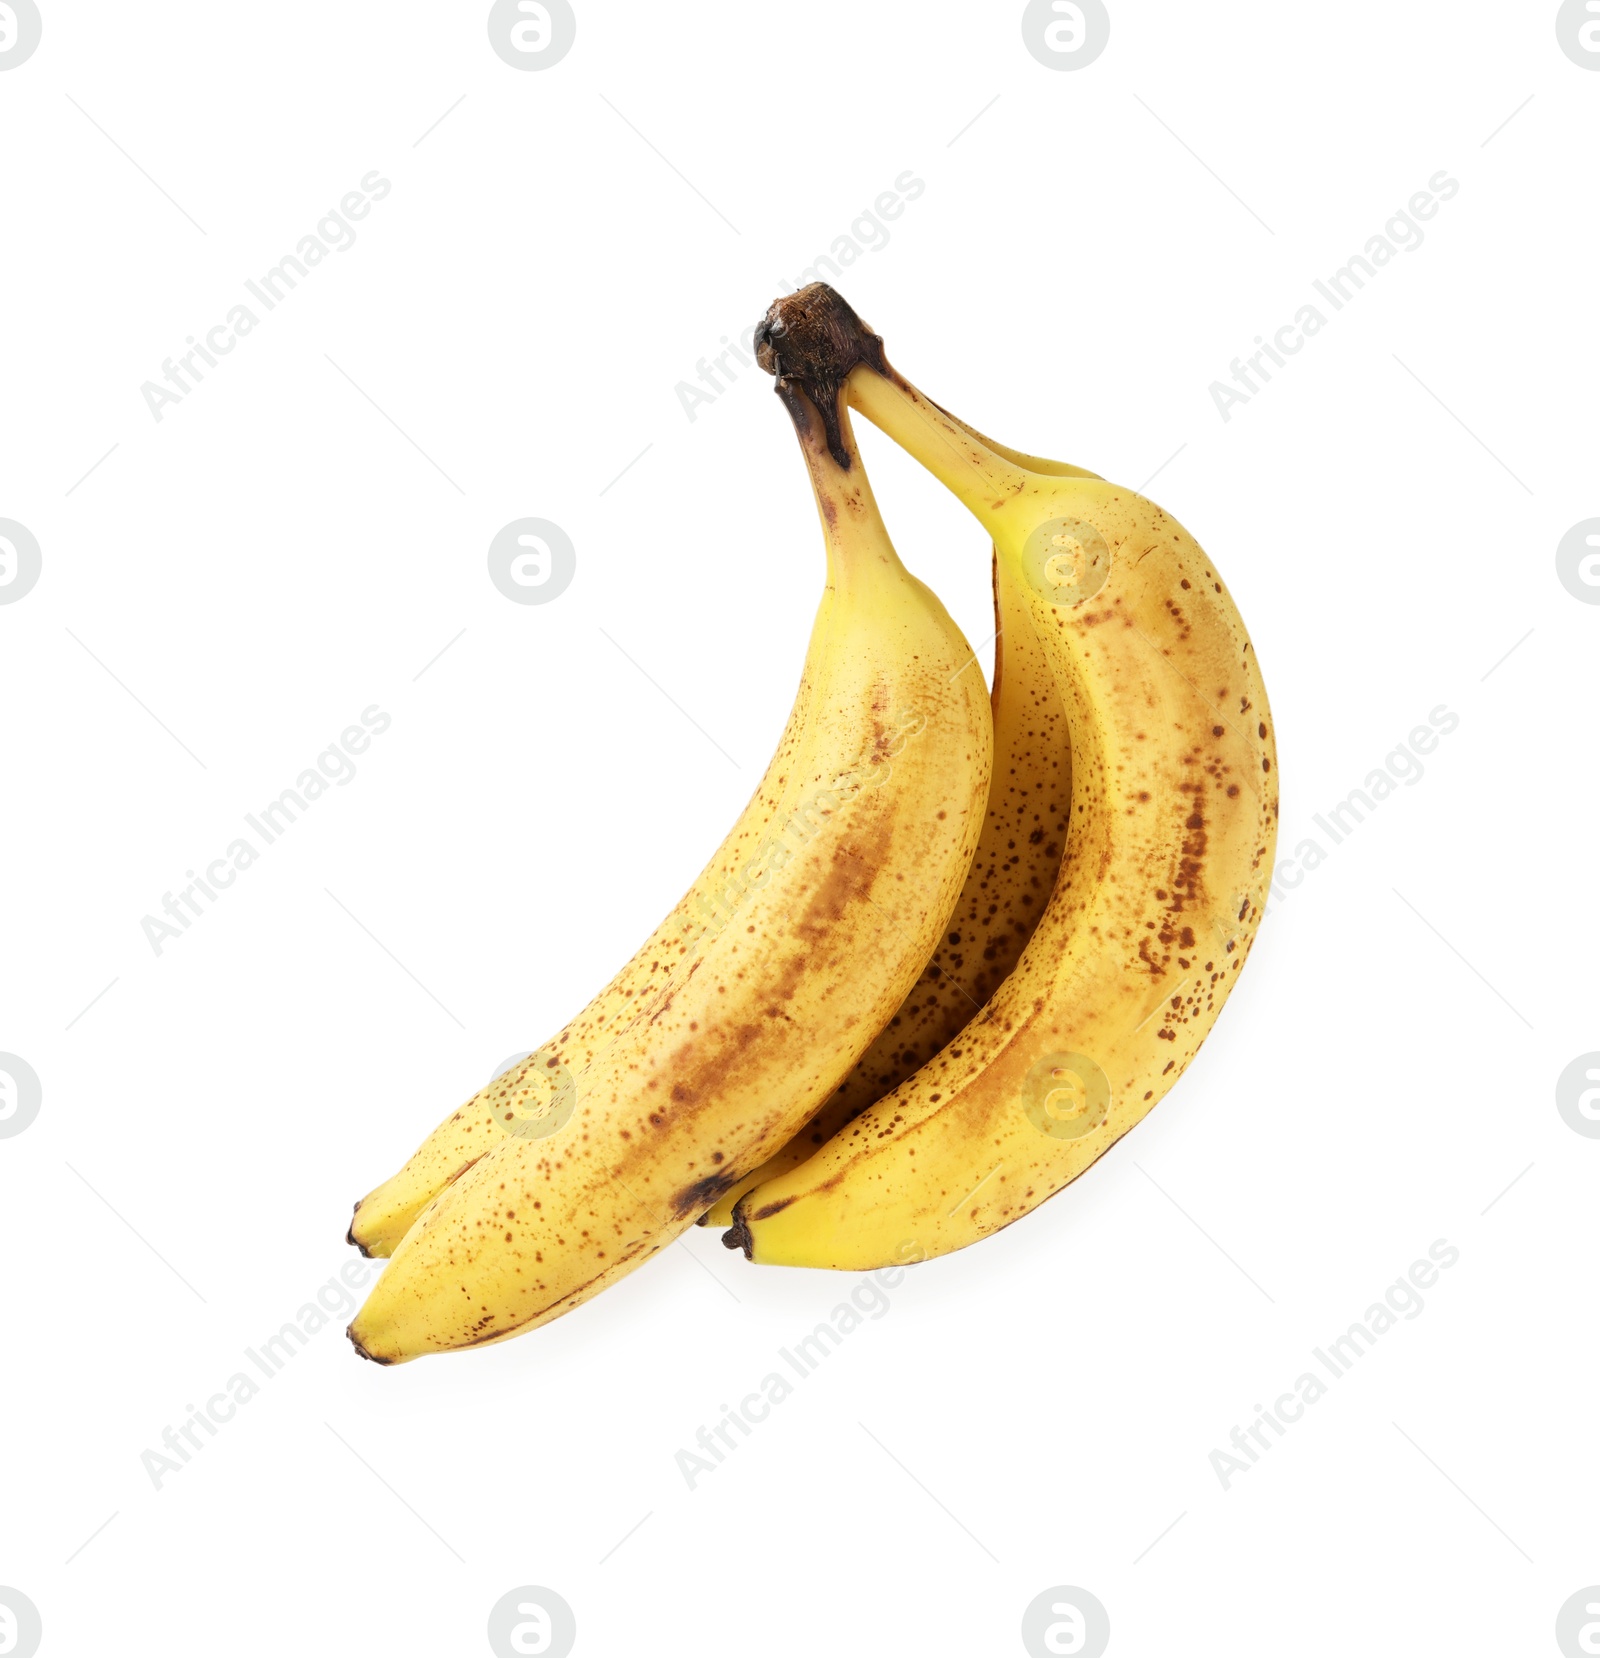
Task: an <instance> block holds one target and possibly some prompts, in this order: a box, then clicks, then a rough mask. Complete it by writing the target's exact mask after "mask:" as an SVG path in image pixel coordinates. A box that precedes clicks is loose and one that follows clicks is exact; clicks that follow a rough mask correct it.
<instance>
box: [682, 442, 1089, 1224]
mask: <svg viewBox="0 0 1600 1658" xmlns="http://www.w3.org/2000/svg"><path fill="white" fill-rule="evenodd" d="M981 441H982V442H984V443H989V440H988V439H987V438H985V439H982V440H981ZM990 447H991V448H994V449H995V450H996V452H997V453H1004V454H1007V455H1010V456H1012V457H1013V458H1014V459H1017V460H1019V461H1024V462H1025V463H1026V464H1027V465H1028V466H1030V467H1032V468H1033V469H1034V470H1035V471H1040V472H1051V473H1055V474H1057V475H1060V476H1068V477H1078V478H1090V477H1093V476H1094V474H1093V473H1092V472H1085V471H1083V470H1082V469H1081V468H1080V467H1076V466H1068V465H1066V464H1064V463H1062V462H1057V461H1043V460H1038V459H1035V458H1034V457H1031V456H1022V455H1020V454H1018V453H1017V452H1016V451H1015V450H1001V449H1000V447H999V446H998V445H995V444H992V443H991V444H990ZM992 569H993V581H994V626H995V632H994V691H993V693H992V695H991V698H990V705H991V707H992V708H993V711H994V777H993V781H992V782H991V783H990V785H989V810H988V815H987V817H986V818H985V820H984V826H983V834H982V836H981V838H980V839H979V841H978V850H977V854H976V856H975V857H974V858H973V860H972V868H971V869H970V870H969V871H968V872H967V884H966V886H965V887H963V888H962V891H961V896H960V898H958V899H957V900H956V907H955V909H954V911H952V913H951V916H950V920H949V923H948V925H947V926H946V928H945V931H944V933H943V934H942V935H941V936H940V939H939V945H938V948H937V949H936V950H935V951H934V953H933V959H932V960H931V961H930V962H929V963H928V965H927V967H926V968H925V969H924V970H923V974H922V977H921V978H920V979H918V980H917V982H916V984H915V985H914V986H913V987H912V990H911V994H910V995H909V996H907V997H906V999H905V1001H904V1002H903V1003H902V1004H901V1006H900V1009H899V1011H898V1012H897V1013H896V1014H895V1015H894V1017H893V1018H892V1019H891V1020H890V1021H889V1023H888V1024H887V1025H886V1026H885V1027H884V1028H883V1030H882V1031H880V1032H879V1034H878V1038H877V1040H876V1041H875V1042H874V1043H873V1044H872V1046H871V1047H870V1048H868V1049H867V1051H866V1052H865V1053H864V1054H863V1055H862V1056H861V1058H860V1059H859V1060H857V1062H856V1066H855V1069H854V1070H853V1071H851V1073H850V1075H849V1076H847V1077H846V1078H845V1079H844V1081H843V1082H842V1083H840V1084H839V1087H838V1089H837V1090H836V1091H835V1093H834V1095H833V1097H832V1099H830V1100H829V1101H828V1102H827V1103H826V1104H825V1105H824V1106H823V1107H822V1109H821V1110H820V1111H819V1112H818V1113H817V1114H816V1116H815V1117H813V1118H812V1119H811V1121H810V1122H809V1123H808V1124H807V1125H806V1126H805V1127H804V1128H803V1129H801V1131H800V1132H799V1133H798V1134H797V1135H795V1137H794V1138H793V1139H792V1140H791V1141H790V1142H789V1143H788V1145H786V1146H785V1147H784V1148H783V1149H782V1150H781V1151H780V1152H778V1153H777V1155H776V1156H774V1157H770V1158H768V1159H767V1161H766V1162H765V1163H763V1164H762V1165H761V1167H760V1168H759V1169H756V1170H755V1171H754V1172H753V1173H751V1174H749V1175H747V1176H746V1177H745V1178H744V1179H743V1180H742V1181H740V1182H739V1184H738V1185H737V1186H735V1187H733V1189H732V1190H731V1191H729V1192H727V1193H726V1194H724V1195H723V1196H722V1197H721V1198H719V1199H718V1200H717V1201H716V1203H714V1204H713V1205H712V1206H711V1208H709V1209H708V1210H707V1211H706V1212H705V1214H703V1215H702V1216H701V1217H700V1224H701V1225H702V1226H721V1227H725V1226H728V1225H730V1224H731V1223H732V1220H733V1211H734V1207H735V1205H736V1204H737V1203H738V1201H739V1199H740V1198H741V1197H743V1196H744V1194H745V1193H746V1192H747V1191H749V1190H750V1189H751V1188H752V1187H753V1186H759V1185H761V1184H762V1182H764V1181H767V1180H771V1179H773V1178H774V1177H775V1176H777V1175H779V1174H782V1173H784V1172H785V1171H786V1170H788V1169H792V1168H795V1167H797V1166H798V1165H799V1164H801V1163H803V1162H805V1160H806V1159H807V1158H808V1157H811V1156H813V1155H814V1154H815V1153H816V1151H817V1150H818V1148H819V1147H821V1146H823V1145H824V1144H826V1143H827V1142H828V1141H829V1140H831V1139H832V1138H833V1137H834V1135H835V1134H837V1133H838V1132H839V1130H840V1129H842V1128H843V1127H844V1126H845V1124H846V1123H849V1122H853V1121H854V1120H855V1118H857V1117H858V1116H860V1114H861V1113H862V1112H863V1111H864V1110H866V1108H867V1107H868V1106H869V1105H871V1104H872V1103H873V1101H874V1100H879V1099H882V1098H883V1096H884V1095H885V1094H887V1093H888V1092H889V1091H890V1090H891V1089H892V1088H897V1087H898V1086H899V1085H900V1084H901V1083H902V1082H904V1081H905V1080H906V1078H907V1077H909V1076H911V1075H913V1074H914V1073H915V1072H916V1071H917V1070H918V1069H919V1068H920V1067H921V1066H922V1065H923V1063H924V1062H925V1061H927V1060H929V1059H931V1058H932V1057H933V1056H934V1054H936V1053H937V1052H938V1051H939V1050H940V1049H941V1048H942V1047H944V1046H945V1044H946V1043H947V1042H949V1041H950V1039H951V1038H952V1037H954V1036H955V1035H956V1033H957V1032H958V1031H959V1030H960V1029H961V1027H962V1026H963V1025H965V1024H966V1022H967V1021H968V1020H969V1019H970V1018H971V1017H972V1016H973V1014H975V1013H976V1012H977V1011H978V1010H979V1009H980V1008H981V1007H982V1006H983V1005H984V1003H985V1002H987V1001H988V999H989V998H990V996H992V995H993V994H994V992H995V991H996V990H997V989H998V988H999V987H1000V985H1001V983H1002V982H1003V981H1004V980H1005V978H1006V975H1007V974H1008V973H1010V971H1011V969H1012V968H1013V967H1015V966H1016V964H1017V958H1018V957H1019V956H1020V955H1021V954H1022V949H1023V946H1024V945H1025V944H1026V943H1027V942H1028V940H1029V938H1031V937H1032V935H1033V929H1034V927H1035V925H1036V924H1037V922H1038V919H1039V917H1040V915H1041V914H1043V912H1044V906H1045V902H1046V900H1047V899H1048V898H1049V896H1050V892H1051V889H1052V888H1053V887H1054V886H1055V881H1056V872H1057V871H1058V870H1059V869H1060V867H1061V855H1062V853H1063V851H1064V850H1065V848H1066V841H1067V818H1068V815H1069V814H1070V812H1071V780H1072V759H1071V747H1070V744H1069V743H1068V741H1067V731H1066V711H1065V709H1064V708H1063V707H1062V704H1061V697H1060V694H1059V693H1058V692H1057V690H1056V685H1055V678H1054V676H1053V675H1052V673H1051V671H1050V661H1049V658H1048V657H1047V656H1046V655H1045V654H1044V652H1043V651H1042V650H1041V649H1040V647H1039V643H1038V640H1037V638H1036V636H1035V634H1034V631H1033V622H1032V620H1031V619H1030V617H1029V615H1028V604H1027V598H1026V589H1025V588H1022V587H1019V586H1018V584H1017V580H1016V577H1015V576H1014V574H1013V573H1012V569H1011V566H1010V565H1009V564H1002V563H1001V562H1000V560H999V558H998V556H995V557H994V558H993V563H992Z"/></svg>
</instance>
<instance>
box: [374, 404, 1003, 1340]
mask: <svg viewBox="0 0 1600 1658" xmlns="http://www.w3.org/2000/svg"><path fill="white" fill-rule="evenodd" d="M786 401H787V402H788V404H789V408H790V413H791V415H792V416H793V418H794V421H795V426H796V430H797V432H798V433H799V435H800V439H801V447H802V450H803V451H804V454H805V457H806V461H807V464H808V467H809V470H810V472H811V477H812V483H813V486H814V490H815V494H816V499H817V507H818V513H819V516H820V518H821V520H822V526H823V534H824V537H825V540H826V543H827V548H828V574H829V597H828V599H827V600H826V602H825V603H824V606H823V609H822V611H821V612H820V613H819V619H818V623H817V629H818V632H819V634H820V635H821V637H820V639H819V640H818V641H817V642H816V644H815V646H814V648H813V652H812V656H811V659H810V667H809V670H808V671H809V672H810V674H811V680H812V683H811V685H810V689H809V695H808V701H807V706H806V710H805V714H804V718H803V721H802V730H801V732H800V734H799V737H798V740H797V742H796V745H795V754H794V758H793V759H791V760H790V762H789V763H787V764H786V765H785V766H784V767H783V768H782V771H781V774H780V776H779V777H778V778H777V779H776V780H775V794H776V798H777V800H778V801H779V802H781V805H780V806H779V807H778V809H777V811H776V812H774V814H773V815H772V816H771V817H770V818H769V819H768V820H767V824H766V827H765V831H764V832H763V833H758V832H757V830H756V828H755V827H752V826H747V827H746V828H745V829H744V831H743V832H742V834H741V835H740V836H739V837H738V841H739V844H738V845H737V847H736V851H737V853H738V857H737V859H736V863H737V867H736V869H735V870H734V871H733V873H732V875H731V877H726V878H723V879H721V880H720V881H719V880H713V881H712V882H711V883H710V884H709V885H708V887H707V888H705V889H704V890H702V891H700V892H699V893H698V894H697V895H693V900H692V903H691V905H690V911H691V913H692V917H693V923H694V926H695V928H696V931H695V933H694V936H692V937H686V936H683V934H682V933H681V931H679V932H676V933H674V934H673V935H671V937H672V940H673V942H672V943H671V947H670V949H663V950H661V951H660V952H659V953H658V954H657V956H656V957H654V958H653V959H652V960H651V961H650V963H649V967H650V975H649V977H656V976H659V977H661V978H663V979H665V980H666V981H667V983H666V987H665V989H664V990H661V991H651V990H649V989H647V990H646V991H645V992H644V993H642V995H639V996H636V997H635V998H634V1000H635V1001H642V1002H643V1003H644V1005H643V1007H642V1008H641V1010H640V1011H639V1012H637V1013H636V1014H635V1015H634V1017H633V1018H632V1019H631V1021H628V1022H627V1023H625V1024H624V1025H623V1026H622V1028H621V1029H619V1030H616V1031H615V1032H614V1033H613V1034H612V1035H611V1036H610V1038H609V1039H608V1040H606V1041H605V1042H603V1043H601V1044H599V1046H598V1051H596V1052H594V1053H593V1054H592V1057H590V1058H589V1059H588V1060H587V1062H586V1064H584V1066H583V1068H582V1069H581V1070H580V1071H577V1072H574V1071H573V1070H572V1069H571V1068H570V1067H569V1066H567V1065H564V1064H562V1063H561V1061H560V1058H559V1056H558V1055H556V1054H555V1053H553V1052H546V1053H545V1054H543V1055H541V1056H539V1057H538V1058H536V1059H534V1060H531V1061H530V1062H529V1063H528V1064H527V1065H526V1066H524V1067H523V1068H522V1069H521V1071H520V1073H519V1076H518V1079H517V1081H516V1082H515V1083H513V1084H511V1085H510V1086H511V1088H512V1090H513V1092H514V1093H515V1094H516V1096H517V1098H516V1100H515V1101H512V1102H508V1103H507V1106H506V1107H505V1109H508V1110H510V1112H511V1114H512V1116H513V1117H515V1118H516V1119H517V1120H516V1121H515V1122H514V1123H513V1124H512V1129H513V1132H511V1133H509V1134H508V1135H504V1136H502V1137H501V1138H500V1139H499V1141H498V1143H496V1144H495V1145H494V1146H493V1147H492V1148H491V1149H490V1150H488V1151H487V1152H486V1153H484V1154H483V1155H482V1156H480V1157H479V1158H478V1160H477V1161H476V1162H475V1163H473V1164H472V1165H471V1167H470V1168H468V1169H466V1170H465V1171H464V1172H462V1173H461V1174H459V1175H458V1176H457V1177H456V1179H455V1180H454V1181H453V1182H452V1183H450V1184H449V1185H447V1186H446V1187H445V1188H444V1189H443V1190H442V1191H440V1193H439V1195H438V1196H437V1197H436V1198H435V1199H434V1200H433V1202H432V1203H431V1204H429V1206H428V1207H427V1208H426V1209H425V1210H424V1212H423V1213H422V1214H421V1215H420V1216H419V1217H418V1219H417V1220H416V1221H415V1223H414V1224H413V1225H412V1226H411V1228H410V1229H409V1230H408V1231H407V1232H406V1234H405V1235H404V1237H403V1239H402V1240H401V1242H400V1244H399V1247H398V1248H396V1250H395V1252H394V1254H393V1257H392V1258H391V1259H390V1261H389V1264H388V1266H387V1268H386V1269H385V1271H384V1273H383V1276H382V1277H381V1278H380V1279H379V1280H378V1282H377V1284H376V1285H375V1286H374V1288H373V1290H372V1293H371V1294H370V1296H369V1297H368V1299H367V1302H366V1304H365V1305H364V1306H363V1307H362V1308H361V1310H360V1311H359V1312H358V1313H357V1315H356V1318H355V1320H354V1321H353V1322H352V1324H351V1325H350V1336H351V1339H352V1341H353V1342H354V1343H355V1344H356V1346H357V1348H358V1350H359V1351H361V1352H362V1353H363V1354H364V1355H365V1356H367V1357H369V1358H373V1359H377V1360H379V1361H380V1362H383V1363H395V1362H400V1361H404V1360H407V1359H411V1358H415V1357H418V1356H419V1355H421V1354H425V1353H435V1352H442V1351H447V1350H450V1349H454V1348H463V1347H474V1346H480V1345H483V1344H486V1343H488V1342H494V1341H501V1340H504V1339H505V1338H506V1337H508V1336H510V1335H512V1334H514V1333H516V1332H518V1331H520V1330H524V1329H529V1328H532V1327H533V1326H535V1325H538V1324H543V1323H546V1322H548V1321H549V1320H550V1319H553V1318H555V1317H557V1316H559V1315H560V1314H561V1313H563V1312H566V1311H568V1310H569V1309H571V1308H572V1307H575V1306H577V1305H578V1304H580V1303H581V1302H583V1301H586V1300H587V1299H589V1297H590V1296H592V1295H594V1294H595V1293H597V1292H598V1291H599V1290H600V1289H602V1288H604V1287H605V1286H606V1285H607V1284H609V1283H611V1282H614V1281H615V1280H616V1279H617V1278H619V1277H621V1276H622V1275H623V1274H624V1273H626V1272H629V1271H631V1270H633V1268H635V1267H637V1266H639V1265H640V1264H641V1263H642V1262H644V1261H645V1260H646V1259H648V1258H649V1257H650V1256H651V1255H653V1254H654V1253H655V1252H656V1251H657V1250H659V1249H661V1248H662V1247H664V1246H665V1245H666V1244H667V1243H669V1242H670V1241H671V1240H672V1239H673V1238H674V1237H676V1236H677V1235H678V1234H679V1233H680V1232H682V1231H683V1230H684V1229H685V1228H686V1227H688V1226H689V1225H691V1224H692V1223H693V1222H694V1220H695V1219H696V1218H697V1217H698V1216H699V1215H700V1214H701V1213H702V1212H703V1211H704V1210H705V1209H706V1208H707V1207H708V1205H710V1204H711V1203H712V1202H714V1201H715V1199H716V1198H717V1197H718V1196H719V1195H721V1194H722V1193H723V1192H725V1191H726V1190H727V1189H728V1188H729V1187H730V1186H731V1185H733V1184H734V1183H735V1182H736V1181H737V1180H738V1179H739V1178H740V1177H741V1176H742V1175H743V1174H745V1173H746V1172H748V1171H749V1170H751V1169H753V1168H754V1167H756V1166H757V1165H759V1164H760V1163H761V1162H762V1161H763V1160H765V1159H766V1158H767V1157H769V1156H771V1155H772V1153H773V1152H775V1151H776V1150H778V1148H779V1147H780V1146H782V1145H783V1144H784V1143H785V1142H786V1141H787V1140H788V1139H789V1138H790V1137H791V1136H792V1135H793V1134H794V1132H795V1130H796V1129H797V1128H799V1127H800V1125H801V1124H802V1123H803V1122H804V1121H805V1120H806V1119H807V1118H809V1117H810V1116H811V1114H812V1113H813V1112H814V1111H815V1110H816V1109H817V1107H818V1106H819V1105H820V1104H821V1103H822V1101H824V1100H825V1099H826V1098H828V1096H829V1095H830V1094H831V1093H832V1092H833V1090H834V1089H835V1088H836V1087H837V1086H838V1084H839V1082H840V1080H841V1079H842V1078H843V1077H844V1076H845V1075H846V1074H847V1073H848V1071H849V1070H850V1068H851V1067H852V1066H853V1065H854V1064H855V1062H856V1060H857V1059H858V1058H859V1057H860V1055H861V1053H862V1052H863V1051H864V1050H865V1049H866V1047H867V1046H868V1044H869V1043H870V1042H871V1041H872V1040H873V1038H874V1037H875V1036H876V1035H877V1033H878V1032H879V1030H880V1029H881V1028H882V1027H883V1025H884V1024H885V1023H886V1022H887V1020H888V1019H889V1018H890V1016H891V1015H892V1014H893V1012H894V1010H895V1009H896V1008H897V1007H898V1006H899V1005H900V1004H901V1002H902V1001H903V1000H904V998H905V995H906V992H907V991H908V990H909V989H910V987H911V985H912V984H913V982H914V981H915V980H916V978H917V975H918V974H919V973H920V972H921V971H922V968H923V966H924V964H925V963H926V962H927V960H928V957H929V955H930V954H931V952H932V950H933V947H934V943H935V941H936V939H937V938H938V936H939V934H940V932H941V930H942V929H943V927H944V925H945V922H946V919H947V917H948V916H949V914H950V911H951V909H952V907H953V905H954V903H955V900H956V897H957V895H958V894H959V892H960V890H961V886H962V883H963V881H964V879H965V877H966V873H967V869H968V867H969V865H970V863H971V861H972V856H973V852H974V849H975V847H976V844H977V841H978V836H979V833H980V830H981V828H982V823H983V816H984V810H985V804H986V801H987V798H988V792H989V779H990V768H991V761H992V748H993V729H992V722H991V716H990V712H989V705H988V699H987V696H986V695H985V692H984V685H983V677H982V675H981V674H980V673H978V672H976V671H974V670H973V668H972V660H973V659H972V651H971V648H970V647H969V646H968V644H967V642H966V640H965V639H964V638H963V637H962V635H961V633H960V630H959V629H958V628H957V627H956V625H955V624H954V622H952V621H951V619H950V617H949V616H948V615H947V614H946V612H945V609H944V606H943V605H942V604H941V603H940V602H939V600H938V599H937V598H936V597H935V596H934V595H933V594H932V593H931V592H930V591H929V590H928V589H927V588H926V587H924V586H923V585H922V583H921V582H919V581H917V580H916V579H915V578H914V577H912V576H911V575H910V574H909V573H908V572H907V571H906V569H905V568H904V566H903V565H902V564H901V563H900V560H899V558H898V557H897V556H896V554H895V552H894V549H893V547H892V546H891V545H890V542H889V539H888V535H887V533H886V531H885V530H884V527H883V522H882V520H881V518H880V517H879V515H878V509H877V505H876V503H875V501H874V500H873V497H872V491H871V487H870V485H869V484H868V482H867V479H866V476H865V473H864V471H863V469H862V465H861V460H860V456H859V453H858V452H857V450H856V448H855V442H854V437H853V434H852V433H851V431H850V424H849V417H848V414H847V413H845V412H844V411H843V409H842V408H841V407H840V406H839V405H838V403H837V400H836V399H835V400H834V401H833V402H832V403H831V404H829V405H828V406H826V407H818V406H815V405H813V404H812V403H811V402H809V401H807V400H806V398H804V397H803V396H801V395H799V394H798V393H797V394H795V395H793V396H791V397H789V398H788V399H786ZM779 813H781V815H779ZM725 850H726V849H725ZM648 982H649V978H648V977H647V979H646V984H647V985H648ZM552 1061H554V1063H552ZM545 1130H548V1132H545Z"/></svg>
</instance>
